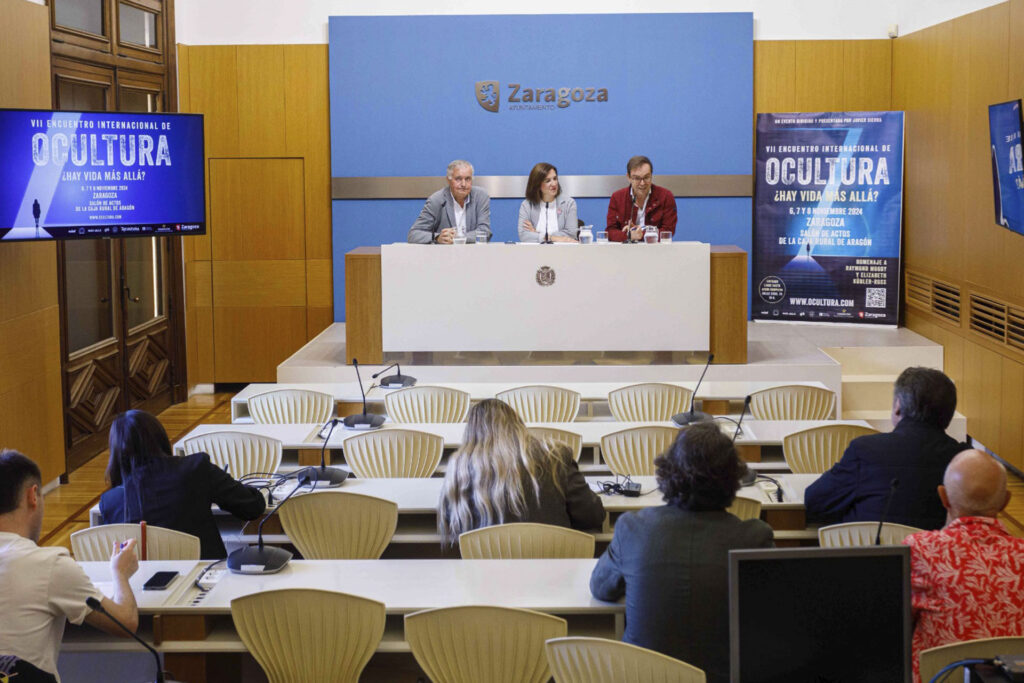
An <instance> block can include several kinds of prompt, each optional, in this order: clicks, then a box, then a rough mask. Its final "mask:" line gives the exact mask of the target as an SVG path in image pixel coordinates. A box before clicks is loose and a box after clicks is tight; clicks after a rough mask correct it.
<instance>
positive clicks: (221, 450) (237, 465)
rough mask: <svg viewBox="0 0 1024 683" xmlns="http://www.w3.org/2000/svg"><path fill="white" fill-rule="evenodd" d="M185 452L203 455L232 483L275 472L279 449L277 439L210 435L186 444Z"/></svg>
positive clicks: (225, 434) (221, 434)
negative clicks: (249, 476) (225, 472)
mask: <svg viewBox="0 0 1024 683" xmlns="http://www.w3.org/2000/svg"><path fill="white" fill-rule="evenodd" d="M182 445H183V446H184V448H185V452H186V453H188V454H191V453H206V454H207V455H209V456H210V462H212V463H213V464H214V465H216V466H217V467H219V468H221V469H225V467H226V468H227V472H228V473H229V474H230V475H231V476H232V477H234V478H235V479H241V478H243V477H245V476H247V475H250V474H254V473H268V474H272V473H274V472H277V468H278V467H279V466H280V465H281V453H282V450H283V448H282V445H281V442H280V441H278V440H277V439H272V438H270V437H269V436H260V435H258V434H246V433H244V432H212V433H210V434H202V435H200V436H194V437H192V438H191V439H187V440H185V442H184V443H183V444H182Z"/></svg>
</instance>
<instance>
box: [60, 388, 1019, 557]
mask: <svg viewBox="0 0 1024 683" xmlns="http://www.w3.org/2000/svg"><path fill="white" fill-rule="evenodd" d="M231 396H232V394H230V393H221V394H198V395H195V396H193V397H191V398H190V399H189V400H188V401H187V402H185V403H179V404H177V405H174V406H171V407H170V408H168V409H167V410H165V411H164V412H163V413H161V414H160V415H159V417H160V421H161V422H162V423H163V425H164V427H165V428H166V429H167V435H168V436H169V437H170V439H171V443H174V442H175V441H176V440H178V439H179V438H181V437H182V436H183V435H184V434H186V433H187V432H188V431H189V430H190V429H192V428H193V427H194V426H196V425H198V424H204V423H206V424H226V423H228V422H231ZM106 466H107V452H106V451H103V453H101V454H99V455H97V456H96V457H95V458H93V459H92V460H90V461H89V462H88V463H86V464H85V465H83V466H82V467H80V468H79V469H78V470H76V471H75V472H73V473H72V474H71V477H70V482H69V483H68V484H66V485H64V486H59V487H57V488H56V489H55V490H54V491H51V492H50V493H48V494H47V495H46V499H45V501H46V502H45V507H44V509H43V532H42V537H41V540H40V545H50V546H64V547H65V548H68V549H69V550H70V549H71V534H72V533H74V532H75V531H78V530H79V529H84V528H86V527H88V526H89V509H90V508H91V507H92V506H93V505H95V504H96V503H97V502H99V499H100V494H101V493H103V491H105V490H106V488H107V487H106V484H105V482H104V477H103V472H104V470H105V469H106ZM1010 491H1011V493H1012V494H1013V497H1012V498H1011V499H1010V504H1009V506H1007V508H1006V511H1005V512H1004V513H1003V514H1002V515H1000V518H1001V519H1002V520H1003V523H1004V524H1005V525H1006V528H1007V529H1009V531H1010V533H1012V534H1013V535H1014V536H1018V537H1021V538H1024V480H1021V479H1020V478H1019V477H1017V476H1015V475H1013V474H1011V475H1010Z"/></svg>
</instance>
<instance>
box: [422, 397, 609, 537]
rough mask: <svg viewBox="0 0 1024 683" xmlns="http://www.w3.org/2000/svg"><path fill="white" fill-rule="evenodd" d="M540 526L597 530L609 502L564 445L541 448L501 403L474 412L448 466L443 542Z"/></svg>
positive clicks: (441, 508)
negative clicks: (494, 529)
mask: <svg viewBox="0 0 1024 683" xmlns="http://www.w3.org/2000/svg"><path fill="white" fill-rule="evenodd" d="M512 522H535V523H538V524H553V525H557V526H564V527H572V528H575V529H597V528H600V527H601V524H602V523H603V522H604V505H603V504H602V503H601V499H600V498H599V497H598V496H597V494H596V493H594V492H593V491H591V490H590V487H589V486H587V481H586V479H584V478H583V475H582V474H580V471H579V468H578V467H577V465H576V461H575V460H573V459H572V454H571V453H570V452H569V449H568V448H566V447H565V446H560V445H555V444H547V443H541V442H540V441H538V440H537V439H536V438H535V437H534V436H533V435H532V434H530V432H528V431H527V430H526V425H524V424H523V421H522V420H520V419H519V416H518V415H517V414H516V411H514V410H513V409H512V407H511V406H509V405H508V404H507V403H503V402H502V401H499V400H497V399H493V398H491V399H486V400H484V401H480V402H479V403H477V404H476V405H474V406H473V407H472V408H470V409H469V415H468V417H467V418H466V434H465V436H464V437H463V439H462V446H460V447H459V449H458V450H457V451H455V452H454V453H452V456H451V458H449V459H448V466H447V467H446V468H445V473H444V484H443V485H442V486H441V500H440V502H439V503H438V515H437V526H438V531H440V533H441V542H442V544H446V545H451V546H453V545H455V544H456V543H458V541H459V534H461V533H464V532H466V531H472V530H473V529H479V528H480V527H485V526H491V525H492V524H510V523H512Z"/></svg>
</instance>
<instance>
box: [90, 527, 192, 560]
mask: <svg viewBox="0 0 1024 683" xmlns="http://www.w3.org/2000/svg"><path fill="white" fill-rule="evenodd" d="M129 538H134V539H135V542H136V543H142V529H141V528H140V527H139V525H138V524H104V525H102V526H92V527H89V528H88V529H82V530H81V531H76V532H75V533H73V534H71V552H72V554H74V556H75V560H76V561H78V562H106V561H107V560H109V559H110V553H111V551H112V549H113V547H114V544H115V543H121V542H123V541H127V540H128V539H129ZM199 553H200V549H199V537H198V536H193V535H192V534H186V533H183V532H181V531H174V530H173V529H165V528H164V527H160V526H153V525H151V524H147V525H146V559H148V560H198V559H199ZM135 554H136V555H139V556H140V557H141V554H142V553H141V549H139V550H136V552H135Z"/></svg>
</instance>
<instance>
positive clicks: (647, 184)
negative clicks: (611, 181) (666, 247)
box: [607, 156, 676, 242]
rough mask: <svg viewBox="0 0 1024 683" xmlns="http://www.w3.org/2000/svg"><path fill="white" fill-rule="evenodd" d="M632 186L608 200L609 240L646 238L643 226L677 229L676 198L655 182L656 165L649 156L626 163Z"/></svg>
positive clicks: (630, 240) (636, 240) (637, 240)
mask: <svg viewBox="0 0 1024 683" xmlns="http://www.w3.org/2000/svg"><path fill="white" fill-rule="evenodd" d="M626 176H627V177H628V178H629V187H624V188H622V189H621V190H616V191H615V193H614V194H613V195H612V197H611V199H609V200H608V221H607V225H608V228H607V229H608V239H609V240H611V241H612V242H639V241H641V240H643V238H644V233H643V226H645V225H653V226H655V227H656V228H658V231H659V232H661V231H662V230H668V231H669V232H671V233H672V234H673V235H674V234H675V232H676V198H675V197H673V196H672V193H671V192H670V191H668V190H667V189H665V188H664V187H658V186H657V185H655V184H654V183H653V180H654V165H653V164H652V163H651V160H650V159H648V158H647V157H645V156H635V157H633V158H632V159H630V160H629V162H628V163H627V164H626Z"/></svg>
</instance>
